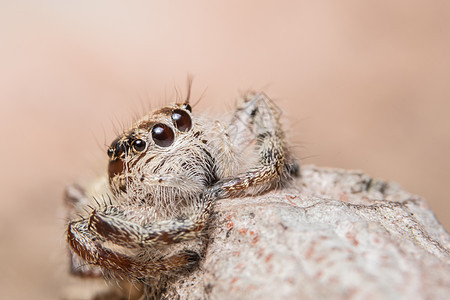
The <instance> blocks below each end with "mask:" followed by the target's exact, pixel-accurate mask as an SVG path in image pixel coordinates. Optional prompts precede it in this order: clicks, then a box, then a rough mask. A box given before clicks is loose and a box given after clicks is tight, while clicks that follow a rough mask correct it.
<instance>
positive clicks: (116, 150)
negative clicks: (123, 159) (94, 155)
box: [107, 138, 126, 158]
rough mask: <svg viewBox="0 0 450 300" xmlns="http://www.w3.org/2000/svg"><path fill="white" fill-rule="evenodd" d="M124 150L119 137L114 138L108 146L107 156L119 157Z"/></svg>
mask: <svg viewBox="0 0 450 300" xmlns="http://www.w3.org/2000/svg"><path fill="white" fill-rule="evenodd" d="M125 151H126V147H125V146H124V144H123V143H122V142H120V138H116V139H115V140H114V141H113V142H112V143H111V146H109V148H108V152H107V153H108V156H109V158H113V157H114V156H115V157H116V158H117V157H120V156H121V155H122V154H123V153H124V152H125Z"/></svg>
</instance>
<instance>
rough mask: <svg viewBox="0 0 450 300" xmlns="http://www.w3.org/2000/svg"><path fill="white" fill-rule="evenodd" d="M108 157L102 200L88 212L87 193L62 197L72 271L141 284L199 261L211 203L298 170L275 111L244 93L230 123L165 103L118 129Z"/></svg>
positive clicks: (272, 184) (257, 189)
mask: <svg viewBox="0 0 450 300" xmlns="http://www.w3.org/2000/svg"><path fill="white" fill-rule="evenodd" d="M107 154H108V156H109V164H108V172H107V176H105V177H106V180H104V182H105V184H103V185H102V184H100V186H101V187H100V191H98V189H97V192H96V194H102V195H104V196H103V199H105V200H104V201H103V202H104V203H103V204H97V205H96V207H95V208H92V209H91V210H90V212H89V214H86V213H83V211H84V210H85V209H86V208H87V207H90V205H92V203H93V202H94V203H95V200H91V199H90V196H89V195H86V192H84V191H81V193H80V195H78V196H73V195H68V196H67V197H66V199H67V202H68V204H70V207H71V208H70V217H71V218H72V219H73V220H72V221H70V222H69V225H68V230H67V240H68V243H69V246H70V249H71V253H72V268H73V271H74V272H75V273H77V274H78V275H87V274H90V275H92V274H99V273H100V272H99V271H98V270H101V271H102V272H103V273H104V274H106V275H109V276H114V277H115V278H122V279H129V280H131V281H140V282H144V283H146V282H148V280H149V279H151V278H155V277H157V276H159V275H160V274H166V273H170V272H174V271H177V270H180V269H183V268H185V267H186V266H191V265H192V264H194V263H195V262H197V261H198V259H199V257H200V256H199V253H198V252H199V251H200V250H199V249H201V248H202V247H203V246H202V245H200V244H202V243H201V241H200V240H201V239H200V237H201V236H202V235H203V234H204V227H205V225H206V223H207V221H208V217H209V215H210V213H211V210H212V207H213V203H214V201H215V200H217V199H220V198H227V197H234V196H238V195H252V194H257V193H261V192H264V191H267V190H269V189H272V188H276V187H279V186H282V185H283V184H284V183H286V182H288V181H289V179H290V177H291V175H293V174H296V173H297V171H298V165H297V164H296V163H295V160H294V159H293V158H292V156H291V154H290V152H289V150H288V149H287V146H286V144H285V141H284V133H283V130H282V128H281V125H280V122H279V111H278V109H277V107H276V106H275V105H274V103H273V102H272V101H271V100H270V99H269V98H268V97H267V96H266V95H264V94H262V93H249V94H248V95H246V96H245V97H243V99H242V100H241V101H240V103H239V104H238V106H237V108H236V110H235V112H234V113H233V114H232V116H231V118H230V119H229V120H228V121H216V120H211V119H208V118H202V117H198V116H195V115H194V114H193V113H192V109H191V106H190V105H189V103H188V101H185V102H184V103H181V104H173V105H169V106H166V107H164V108H161V109H159V110H156V111H154V112H152V113H151V114H149V115H147V116H145V117H144V118H142V119H141V120H139V121H138V122H136V123H135V124H134V125H133V126H132V127H131V128H129V129H127V130H125V131H124V132H123V133H122V134H121V135H120V136H119V137H117V138H116V139H115V140H114V141H113V142H112V144H111V146H110V147H109V148H108V150H107ZM69 194H70V193H69ZM87 194H89V193H87ZM77 214H81V215H82V217H81V218H79V219H76V218H74V216H76V215H77ZM196 240H198V242H196Z"/></svg>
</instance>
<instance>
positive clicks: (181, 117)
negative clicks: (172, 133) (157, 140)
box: [172, 104, 192, 131]
mask: <svg viewBox="0 0 450 300" xmlns="http://www.w3.org/2000/svg"><path fill="white" fill-rule="evenodd" d="M188 105H189V104H188ZM172 120H173V123H174V124H175V126H177V129H178V130H179V131H188V130H189V129H191V127H192V120H191V117H190V116H189V114H188V113H187V112H185V111H184V110H181V109H175V110H174V111H173V113H172Z"/></svg>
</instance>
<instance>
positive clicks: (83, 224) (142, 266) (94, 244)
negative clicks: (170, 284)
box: [67, 220, 199, 279]
mask: <svg viewBox="0 0 450 300" xmlns="http://www.w3.org/2000/svg"><path fill="white" fill-rule="evenodd" d="M67 241H68V243H69V246H70V248H71V250H72V251H73V252H74V253H75V254H76V255H78V256H79V257H81V258H82V259H83V260H84V261H85V262H87V263H89V264H92V265H97V266H100V267H102V268H104V269H107V270H110V271H113V272H116V273H119V274H125V275H126V276H132V277H134V278H136V279H140V278H145V277H148V276H151V275H154V274H157V273H159V272H163V271H171V270H176V269H180V268H182V267H186V266H188V265H190V264H192V263H193V262H197V261H198V259H199V255H198V254H197V253H195V252H193V251H188V250H186V251H182V252H179V253H177V254H174V255H172V256H168V257H163V258H160V259H157V260H149V261H146V262H145V263H142V262H141V261H138V260H137V259H136V258H134V257H131V256H128V255H125V254H123V253H120V252H116V251H113V250H111V249H109V248H106V247H103V245H101V243H100V242H101V240H100V239H99V238H97V237H96V236H93V235H92V234H91V233H90V232H89V229H88V221H87V220H80V221H75V222H70V223H69V225H68V229H67Z"/></svg>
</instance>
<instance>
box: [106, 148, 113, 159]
mask: <svg viewBox="0 0 450 300" xmlns="http://www.w3.org/2000/svg"><path fill="white" fill-rule="evenodd" d="M107 153H108V156H109V158H112V156H113V154H114V149H113V148H108V152H107Z"/></svg>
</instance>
